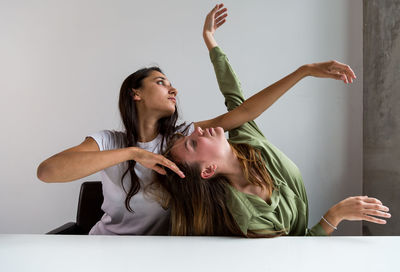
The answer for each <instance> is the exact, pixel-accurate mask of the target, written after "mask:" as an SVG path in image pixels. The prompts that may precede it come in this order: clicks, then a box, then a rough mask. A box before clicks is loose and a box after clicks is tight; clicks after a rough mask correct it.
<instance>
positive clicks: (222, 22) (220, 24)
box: [216, 19, 226, 28]
mask: <svg viewBox="0 0 400 272" xmlns="http://www.w3.org/2000/svg"><path fill="white" fill-rule="evenodd" d="M225 22H226V20H225V19H223V20H222V21H219V22H218V23H217V24H216V25H217V28H218V27H220V26H222V25H223V24H224V23H225Z"/></svg>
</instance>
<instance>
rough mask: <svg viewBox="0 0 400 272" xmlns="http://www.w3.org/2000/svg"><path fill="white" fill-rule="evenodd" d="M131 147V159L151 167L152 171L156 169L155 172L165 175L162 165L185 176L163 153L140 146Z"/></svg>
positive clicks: (182, 176)
mask: <svg viewBox="0 0 400 272" xmlns="http://www.w3.org/2000/svg"><path fill="white" fill-rule="evenodd" d="M133 149H135V152H133V154H134V155H133V160H135V161H136V162H138V163H140V164H141V165H143V166H144V167H147V168H150V169H153V170H154V171H156V172H157V173H159V174H161V175H165V174H166V172H165V170H164V169H163V167H162V166H164V167H168V168H169V169H171V170H172V171H174V172H175V173H176V174H178V175H179V176H180V177H181V178H184V177H185V175H184V174H183V172H182V171H181V170H180V169H179V168H178V166H176V164H175V163H174V162H172V161H170V160H168V159H167V158H165V157H164V156H163V155H160V154H155V153H152V152H150V151H147V150H145V149H141V148H136V147H133Z"/></svg>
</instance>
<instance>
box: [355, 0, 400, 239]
mask: <svg viewBox="0 0 400 272" xmlns="http://www.w3.org/2000/svg"><path fill="white" fill-rule="evenodd" d="M363 12H364V42H363V44H364V51H363V55H364V124H363V125H364V171H363V172H364V182H363V192H364V194H365V195H368V196H375V197H377V198H378V199H380V200H381V201H382V202H383V203H384V204H385V205H387V206H388V207H389V208H390V212H391V214H392V218H391V219H389V220H388V222H387V224H386V225H377V224H373V223H369V222H365V223H363V234H364V235H399V234H400V209H399V208H400V1H399V0H384V1H382V0H364V11H363Z"/></svg>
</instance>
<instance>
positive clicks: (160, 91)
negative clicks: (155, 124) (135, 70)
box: [134, 71, 178, 118]
mask: <svg viewBox="0 0 400 272" xmlns="http://www.w3.org/2000/svg"><path fill="white" fill-rule="evenodd" d="M134 93H135V96H134V100H135V101H137V102H138V108H139V109H140V110H142V111H145V114H154V113H155V114H156V115H157V117H159V118H162V117H167V116H170V115H172V114H173V113H174V112H175V105H176V95H177V93H178V91H177V90H176V89H175V88H174V87H172V85H171V83H170V82H169V80H168V79H167V77H166V76H165V75H164V74H162V73H160V72H158V71H152V72H151V73H150V75H149V76H148V77H146V78H145V79H143V81H142V87H140V88H139V89H135V90H134Z"/></svg>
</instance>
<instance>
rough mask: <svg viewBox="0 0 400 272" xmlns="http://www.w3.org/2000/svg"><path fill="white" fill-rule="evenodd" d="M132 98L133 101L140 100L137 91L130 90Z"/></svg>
mask: <svg viewBox="0 0 400 272" xmlns="http://www.w3.org/2000/svg"><path fill="white" fill-rule="evenodd" d="M132 97H133V100H134V101H140V100H142V98H141V96H140V91H139V90H138V89H132Z"/></svg>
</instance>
